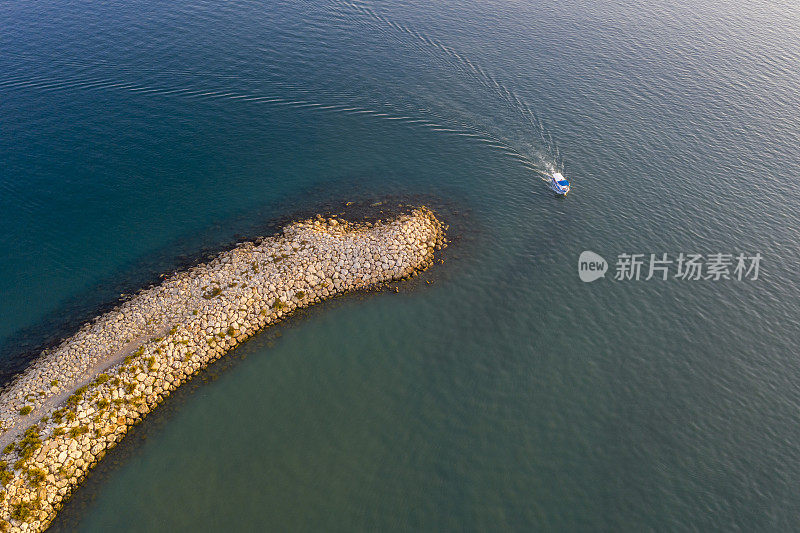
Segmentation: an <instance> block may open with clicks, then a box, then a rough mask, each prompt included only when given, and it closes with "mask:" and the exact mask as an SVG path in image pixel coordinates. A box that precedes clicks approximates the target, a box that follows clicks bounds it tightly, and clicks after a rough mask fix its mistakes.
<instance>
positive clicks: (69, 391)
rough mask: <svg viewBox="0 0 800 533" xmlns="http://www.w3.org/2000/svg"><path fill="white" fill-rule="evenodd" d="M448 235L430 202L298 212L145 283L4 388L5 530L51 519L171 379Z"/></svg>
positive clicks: (369, 281)
mask: <svg viewBox="0 0 800 533" xmlns="http://www.w3.org/2000/svg"><path fill="white" fill-rule="evenodd" d="M444 243H445V238H444V227H443V225H442V224H441V223H440V222H439V221H438V220H437V218H436V217H435V216H434V214H433V213H432V212H431V211H429V210H428V209H426V208H417V209H414V210H413V211H411V212H409V213H406V214H402V215H398V216H397V217H395V218H394V219H392V220H389V221H384V222H379V223H375V224H353V223H349V222H345V221H339V220H337V219H335V218H331V219H324V218H322V217H319V216H318V217H317V218H316V219H311V220H305V221H301V222H296V223H294V224H291V225H289V226H287V227H285V228H284V230H283V233H282V234H279V235H276V236H273V237H268V238H264V239H259V240H257V241H256V242H248V243H244V244H240V245H238V246H237V247H236V248H234V249H232V250H230V251H227V252H224V253H221V254H220V255H219V256H217V257H216V258H215V259H214V260H212V261H210V262H208V263H205V264H202V265H199V266H197V267H194V268H192V269H190V270H187V271H185V272H180V273H177V274H175V275H173V276H171V277H170V278H168V279H166V280H165V281H164V282H163V283H162V284H160V285H159V286H156V287H152V288H150V289H147V290H144V291H142V292H140V293H139V294H137V295H136V296H134V297H133V298H131V299H130V300H128V301H127V302H125V303H124V304H122V305H120V306H119V307H118V308H117V309H115V310H113V311H111V312H109V313H106V314H104V315H103V316H101V317H99V318H98V319H96V320H95V321H94V322H92V323H90V324H87V325H86V326H84V327H83V328H81V329H80V330H79V331H78V333H76V334H75V335H74V336H72V337H70V338H69V339H66V340H65V341H64V342H63V343H62V344H61V345H60V346H58V347H57V348H55V349H54V350H51V351H49V352H47V353H44V354H42V356H41V357H40V358H38V359H37V360H36V361H35V362H34V363H33V364H31V366H30V367H29V368H28V369H27V370H26V371H25V372H23V373H22V374H21V375H20V376H18V378H17V379H16V380H14V381H13V382H12V383H10V384H9V385H8V386H7V387H5V389H4V390H3V391H2V393H0V423H2V424H3V428H2V429H3V431H2V433H0V439H2V443H3V444H2V445H3V446H5V449H4V451H3V454H2V457H0V484H1V485H2V488H1V489H0V491H1V492H0V530H4V531H40V530H43V529H45V528H46V527H47V525H48V524H49V523H50V522H51V521H52V520H53V518H54V517H55V514H56V512H57V510H58V509H59V508H60V507H61V505H62V504H63V502H64V501H65V500H66V499H67V498H68V497H69V495H70V493H71V492H72V491H73V490H74V489H75V487H77V486H78V485H79V484H80V482H81V481H82V479H83V478H84V476H85V475H86V473H87V472H88V470H89V469H91V468H92V467H93V466H94V465H95V464H96V463H97V461H99V460H100V459H102V457H103V456H104V455H105V453H106V451H107V450H108V449H109V448H111V447H113V446H114V445H115V444H116V443H117V442H119V440H120V439H122V437H123V436H124V435H125V433H126V432H127V431H128V429H129V428H130V427H131V425H133V424H135V423H137V422H138V421H140V420H141V419H142V418H143V417H144V416H145V415H146V414H147V413H148V412H149V411H150V410H152V409H153V408H154V407H155V406H156V405H158V404H159V403H160V402H161V401H163V399H164V398H165V397H166V396H168V395H169V394H170V392H171V391H172V390H174V389H175V388H176V387H178V386H180V384H181V383H183V382H184V381H186V380H187V379H189V377H190V376H192V374H194V373H196V372H198V371H199V370H200V369H202V368H204V367H205V366H206V365H208V364H209V363H210V362H212V361H214V360H216V359H218V358H219V357H221V356H222V355H223V354H224V353H225V352H226V351H228V350H230V349H231V348H233V347H234V346H236V345H237V344H239V343H240V342H242V341H244V340H245V339H247V338H248V337H249V336H251V335H253V334H254V333H256V332H257V331H258V330H260V329H262V328H264V327H266V326H268V325H270V324H272V323H275V322H276V321H278V320H280V319H281V318H282V317H284V316H285V315H287V314H288V313H291V312H292V311H293V310H295V309H297V308H300V307H305V306H308V305H311V304H313V303H316V302H319V301H321V300H323V299H325V298H329V297H331V296H335V295H337V294H341V293H344V292H348V291H354V290H359V289H364V288H368V287H370V286H374V285H378V284H381V283H385V282H389V281H392V280H398V279H401V278H404V277H407V276H411V275H414V274H415V273H416V272H418V271H420V270H422V269H425V268H426V267H428V266H429V265H430V264H431V263H432V261H433V256H434V250H435V249H438V248H440V247H441V246H443V245H444Z"/></svg>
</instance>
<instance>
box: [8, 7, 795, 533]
mask: <svg viewBox="0 0 800 533" xmlns="http://www.w3.org/2000/svg"><path fill="white" fill-rule="evenodd" d="M0 21H2V22H3V24H2V26H3V27H4V28H6V31H4V32H0V49H2V50H3V53H2V54H0V91H2V95H3V98H2V99H0V119H2V120H0V124H2V130H0V131H2V135H0V161H2V163H3V164H2V167H0V292H1V293H2V294H3V295H4V298H3V299H2V300H0V317H2V320H0V356H2V357H3V358H4V359H3V365H4V366H3V371H4V372H6V375H8V372H11V371H13V370H14V369H15V368H18V367H19V365H20V364H21V360H20V358H19V357H18V355H19V354H20V353H23V352H25V351H26V350H29V349H31V347H35V346H39V345H41V344H42V343H44V342H47V341H52V340H53V339H52V332H53V331H59V334H66V333H67V332H68V331H69V329H70V327H74V326H75V325H76V324H77V323H79V322H80V320H81V319H86V318H88V317H90V316H91V314H92V313H93V312H96V310H97V309H99V308H101V307H102V306H103V305H107V304H110V303H113V302H114V301H115V298H117V297H118V296H119V293H121V292H127V291H130V290H134V289H135V288H137V287H140V286H142V285H144V284H146V283H150V282H152V281H154V280H157V279H158V274H159V273H163V272H165V271H167V270H169V269H170V268H173V267H175V266H177V265H179V264H181V262H182V261H183V260H184V259H185V258H196V257H198V254H199V252H200V250H202V249H204V248H207V249H215V248H218V247H220V246H223V245H225V244H227V243H230V242H232V241H235V240H236V239H237V238H240V237H241V236H252V235H255V234H258V232H259V230H260V229H261V228H262V226H263V224H264V223H266V222H267V221H270V220H274V219H276V218H278V217H281V216H283V215H285V214H286V213H287V212H290V211H294V210H302V209H310V208H314V207H315V206H319V205H327V204H326V202H330V201H338V200H343V199H344V200H346V199H349V198H353V199H358V198H364V197H366V198H372V197H374V198H376V199H379V198H382V197H383V196H385V195H396V196H398V197H409V196H412V195H425V197H427V198H437V199H439V200H440V201H442V202H443V204H447V205H448V206H451V207H450V208H449V209H448V216H449V217H450V218H451V222H453V224H454V226H456V227H458V228H464V227H465V226H468V227H469V228H471V230H470V231H469V232H467V233H465V234H463V235H462V236H463V237H464V238H463V240H462V241H461V242H460V243H458V244H457V245H456V246H454V249H453V250H451V251H450V252H449V253H450V254H452V255H451V257H450V260H449V261H448V262H447V263H446V264H445V265H443V266H439V267H438V268H437V271H436V272H435V276H436V278H435V279H436V282H435V283H434V284H432V285H425V286H421V287H420V288H419V290H416V291H413V292H410V293H404V294H379V295H369V296H367V297H365V298H353V299H347V300H345V301H342V302H341V303H337V304H335V305H330V306H326V307H325V308H323V309H322V310H320V312H315V313H310V314H309V316H307V317H303V318H301V319H299V320H296V321H293V322H292V324H291V326H290V327H288V328H286V329H285V333H284V335H283V336H281V337H280V338H277V339H272V338H271V337H269V338H268V336H266V335H265V336H262V337H259V338H257V339H255V340H253V341H252V342H249V343H247V344H246V345H245V346H243V347H241V348H240V349H239V350H237V355H239V356H241V358H237V359H236V360H235V362H234V363H231V364H229V365H225V366H222V367H220V368H218V369H217V370H215V371H214V375H215V376H218V377H217V379H215V380H213V381H210V380H209V382H208V383H202V381H201V382H199V384H198V386H196V387H191V388H190V389H189V390H187V391H185V392H182V393H181V394H180V396H179V397H178V398H175V399H174V400H171V401H170V402H168V404H167V406H165V408H164V409H163V410H162V411H163V412H160V413H159V414H158V415H157V417H156V418H155V419H154V420H152V421H148V422H146V423H145V424H144V425H143V426H142V427H140V428H138V429H137V434H136V436H135V437H134V438H132V439H131V443H128V444H126V445H125V447H124V450H121V451H120V452H119V453H118V454H117V455H116V456H115V458H114V459H115V460H114V463H113V465H112V466H109V467H107V468H105V469H104V471H103V473H102V475H98V476H95V477H94V478H93V479H92V480H91V481H90V483H89V484H88V485H87V487H86V488H85V489H83V490H82V491H80V492H79V493H78V494H77V495H76V497H75V500H74V502H73V503H72V504H71V505H70V506H68V508H67V509H65V510H64V517H63V518H62V519H61V520H60V522H59V523H58V524H57V526H58V528H62V529H63V528H77V529H79V530H84V531H101V530H103V531H105V530H109V529H112V528H113V529H118V530H154V531H155V530H164V531H167V530H175V529H183V530H187V529H191V530H198V531H202V530H219V529H221V528H231V529H238V530H241V529H255V528H264V527H267V528H270V529H275V530H285V529H308V530H319V529H326V530H330V529H336V530H353V529H367V528H376V529H377V528H380V529H412V528H413V529H426V530H443V529H446V530H455V529H508V528H511V529H517V530H528V529H531V528H540V529H543V528H548V529H610V530H641V529H644V528H653V529H689V528H693V529H702V530H706V529H733V528H738V529H745V530H765V529H772V530H789V529H796V528H797V527H798V526H800V524H798V519H797V516H798V512H797V510H798V508H799V507H800V497H798V493H797V490H796V483H795V481H794V480H796V479H797V478H798V475H800V472H799V471H798V466H797V465H798V464H800V461H798V459H800V458H799V457H798V451H797V446H795V445H794V443H795V442H796V441H797V440H798V438H800V433H798V429H797V428H798V415H797V413H798V404H800V390H798V386H797V379H796V376H797V375H798V371H800V368H798V366H799V365H798V362H797V359H796V358H795V357H794V355H795V353H796V343H797V339H798V334H797V332H798V319H797V316H798V309H797V302H798V296H800V295H799V294H798V292H800V291H798V275H797V271H798V267H800V264H799V263H800V261H799V260H798V254H797V238H798V236H797V227H798V222H799V221H798V210H797V209H796V206H797V205H798V200H799V198H798V196H799V194H798V193H799V191H798V187H797V176H798V175H799V174H800V148H798V146H800V142H798V141H800V134H799V133H798V132H800V117H798V114H797V111H796V110H797V109H798V108H800V90H798V89H800V75H798V72H800V69H798V63H799V62H800V45H799V44H798V43H800V39H798V37H800V30H798V28H800V24H799V23H800V10H799V9H798V8H797V6H796V5H794V4H791V3H788V2H787V3H780V2H765V1H760V0H759V1H750V2H744V3H737V4H720V3H718V2H706V1H703V2H699V3H698V2H682V1H680V0H662V1H658V2H649V3H638V2H635V1H620V2H614V3H608V2H603V3H597V2H591V3H585V2H555V1H552V2H551V1H545V2H538V3H536V4H535V5H528V4H519V3H514V2H497V1H490V2H474V1H458V2H449V3H446V4H445V3H434V4H430V3H429V2H408V1H404V2H393V3H391V4H384V3H380V2H373V1H366V2H359V3H357V4H349V3H347V2H339V1H335V0H324V1H321V2H273V3H269V4H262V3H257V2H246V1H234V2H228V3H225V4H224V5H217V4H213V3H210V2H183V1H176V2H170V3H166V4H162V3H155V2H151V1H146V0H139V1H132V2H124V3H123V2H111V3H105V4H102V5H98V4H96V3H91V4H90V3H88V2H71V3H63V2H53V1H50V0H44V1H38V2H29V3H5V4H0ZM447 130H456V131H447ZM548 163H551V164H562V165H563V166H564V169H565V175H567V176H568V177H569V178H570V179H571V180H572V183H573V191H572V192H571V193H570V195H569V197H568V198H566V199H561V198H555V197H554V196H553V194H552V193H551V192H550V191H549V190H548V189H547V188H546V186H545V184H544V183H543V182H542V181H541V180H540V178H539V177H538V175H537V174H536V172H535V171H534V170H533V169H534V168H539V169H543V168H545V167H546V165H547V164H548ZM454 205H455V206H458V207H455V208H453V207H452V206H454ZM454 211H457V213H455V212H454ZM473 230H474V231H473ZM462 233H463V232H462ZM583 250H593V251H595V252H597V253H599V254H600V255H602V256H604V257H605V258H606V259H607V260H609V262H610V263H611V265H610V268H611V269H612V272H609V273H608V274H607V277H608V278H610V277H611V275H612V274H613V268H614V265H613V263H614V260H615V259H616V256H617V254H620V253H623V252H627V253H645V254H648V255H649V254H650V253H657V254H660V253H663V252H668V253H670V254H674V255H677V253H679V252H684V253H702V254H712V253H717V252H723V253H734V254H735V253H739V252H745V253H748V254H751V253H755V252H760V253H761V254H762V256H763V257H764V259H763V263H762V268H761V272H760V276H759V279H758V280H755V281H753V280H748V281H741V282H737V281H733V280H732V281H718V282H715V281H680V280H669V281H664V282H661V281H657V280H650V281H643V280H642V281H628V282H614V281H611V280H610V279H605V280H599V281H597V282H595V283H591V284H584V283H582V282H581V281H580V279H579V278H578V276H577V272H576V263H577V258H578V255H579V254H580V253H581V251H583ZM54 326H57V328H61V329H60V330H58V329H54ZM144 437H146V438H144Z"/></svg>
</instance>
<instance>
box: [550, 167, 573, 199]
mask: <svg viewBox="0 0 800 533" xmlns="http://www.w3.org/2000/svg"><path fill="white" fill-rule="evenodd" d="M550 188H551V189H553V192H555V193H556V194H560V195H561V196H566V195H567V193H568V192H569V182H568V181H567V179H566V178H565V177H564V176H562V175H561V172H553V174H552V175H551V176H550Z"/></svg>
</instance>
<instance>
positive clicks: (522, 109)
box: [338, 1, 560, 160]
mask: <svg viewBox="0 0 800 533" xmlns="http://www.w3.org/2000/svg"><path fill="white" fill-rule="evenodd" d="M338 4H339V5H342V6H346V7H349V8H351V9H355V10H357V11H358V12H360V13H363V14H364V15H366V16H367V17H369V18H372V19H373V20H376V21H378V22H380V23H382V24H385V25H387V26H388V27H390V28H392V29H395V30H400V31H402V32H404V33H406V34H408V35H411V36H412V37H414V38H415V39H417V40H418V41H419V42H422V43H424V44H426V45H427V46H430V47H433V48H435V49H437V50H442V51H443V52H445V54H446V55H447V56H448V57H451V58H453V59H454V60H455V61H456V64H458V65H460V66H463V67H464V68H466V69H468V70H469V71H471V72H472V73H473V74H474V75H475V76H476V78H477V79H478V81H480V82H481V83H482V84H483V85H485V86H487V87H488V88H489V89H490V90H492V91H494V92H495V93H496V94H497V95H498V96H500V98H501V99H502V100H503V101H504V102H505V103H506V104H507V105H508V106H509V107H510V108H511V109H514V110H516V112H518V113H519V114H520V116H522V117H524V118H525V120H526V122H528V123H530V124H531V125H532V126H534V128H535V129H536V130H537V132H538V133H539V137H540V138H542V140H543V141H544V144H545V148H546V149H547V151H548V152H549V153H550V154H553V155H554V156H555V157H554V158H555V159H556V160H558V158H559V157H560V154H558V153H557V151H556V150H554V143H553V141H552V137H550V136H549V134H548V136H549V142H548V141H546V140H545V138H544V134H543V133H542V132H543V130H544V127H543V126H542V123H541V121H540V120H539V119H538V117H536V115H535V113H533V112H532V111H531V109H530V107H529V106H528V105H527V103H525V102H524V100H523V99H522V98H520V97H519V96H518V95H517V94H516V93H515V92H514V91H512V90H510V89H509V88H508V87H506V86H505V85H503V84H502V83H500V82H498V81H497V79H495V77H494V76H492V75H490V74H489V73H488V72H486V71H485V70H484V69H483V68H482V67H481V66H480V65H476V64H474V63H473V62H472V61H470V60H469V58H467V57H465V56H462V55H460V54H459V53H458V52H457V51H456V50H454V49H453V48H451V47H449V46H447V45H445V44H443V43H440V42H438V41H436V40H435V39H432V38H430V37H428V36H427V35H423V34H421V33H420V32H418V31H416V30H415V29H413V28H410V27H408V26H406V25H403V24H400V23H396V22H393V21H391V20H390V19H388V18H387V17H385V16H383V15H381V14H380V13H377V12H376V11H374V10H373V9H371V8H370V7H367V6H365V5H359V4H354V3H350V2H346V1H339V2H338Z"/></svg>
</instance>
